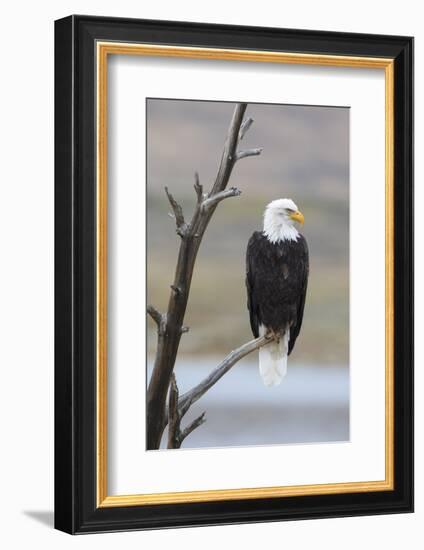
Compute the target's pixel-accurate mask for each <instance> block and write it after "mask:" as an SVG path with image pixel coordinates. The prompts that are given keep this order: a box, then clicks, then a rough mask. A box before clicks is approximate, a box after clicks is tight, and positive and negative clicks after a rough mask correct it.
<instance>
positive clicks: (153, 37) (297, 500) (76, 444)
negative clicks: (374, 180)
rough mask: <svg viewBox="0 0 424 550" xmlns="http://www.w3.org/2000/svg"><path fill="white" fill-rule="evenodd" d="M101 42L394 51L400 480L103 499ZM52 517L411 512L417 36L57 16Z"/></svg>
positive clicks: (110, 523)
mask: <svg viewBox="0 0 424 550" xmlns="http://www.w3.org/2000/svg"><path fill="white" fill-rule="evenodd" d="M98 40H106V41H122V42H147V43H152V44H169V45H180V46H181V45H183V46H184V45H187V46H193V45H195V46H202V47H219V48H229V49H231V48H236V49H254V50H266V51H284V52H302V53H311V54H329V55H335V56H361V57H383V58H390V59H393V60H394V145H395V149H394V204H395V212H394V280H395V287H394V311H395V334H394V426H395V429H394V490H390V491H376V492H361V493H346V494H327V495H310V496H293V497H282V498H261V499H249V500H229V501H219V502H193V503H183V504H164V505H162V504H161V505H147V506H142V507H141V506H122V507H121V506H118V507H106V508H102V507H97V504H96V503H97V499H96V491H97V480H96V368H95V366H96V262H95V257H96V187H95V181H96V177H95V174H96V145H95V131H96V122H95V121H96V104H95V93H94V90H95V86H96V70H95V62H96V59H95V55H96V49H95V44H96V41H98ZM55 75H56V76H55V527H56V528H57V529H60V530H62V531H65V532H68V533H72V534H76V533H93V532H104V531H121V530H130V529H153V528H165V527H181V526H196V525H216V524H232V523H250V522H264V521H278V520H289V519H306V518H325V517H337V516H359V515H368V514H387V513H397V512H411V511H413V39H412V38H410V37H403V36H382V35H369V34H348V33H336V32H321V31H319V32H318V31H310V30H292V29H277V28H259V27H242V26H227V25H209V24H200V23H181V22H179V23H176V22H169V21H149V20H134V19H121V18H109V17H90V16H79V15H73V16H70V17H66V18H64V19H60V20H58V21H56V22H55Z"/></svg>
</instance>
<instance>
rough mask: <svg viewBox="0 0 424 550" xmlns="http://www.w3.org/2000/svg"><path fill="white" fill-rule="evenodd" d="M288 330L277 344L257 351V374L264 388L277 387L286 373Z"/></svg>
mask: <svg viewBox="0 0 424 550" xmlns="http://www.w3.org/2000/svg"><path fill="white" fill-rule="evenodd" d="M289 336H290V331H289V329H287V330H286V332H285V333H284V335H283V336H282V338H280V341H279V342H271V343H270V344H268V345H266V346H263V347H262V348H260V350H259V372H260V375H261V377H262V380H263V383H264V384H265V386H278V384H280V382H281V380H282V379H283V378H284V376H285V375H286V373H287V354H288V350H289Z"/></svg>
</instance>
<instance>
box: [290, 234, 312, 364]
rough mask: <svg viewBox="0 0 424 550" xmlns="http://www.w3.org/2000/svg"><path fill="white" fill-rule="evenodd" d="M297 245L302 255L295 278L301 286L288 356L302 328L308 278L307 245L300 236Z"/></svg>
mask: <svg viewBox="0 0 424 550" xmlns="http://www.w3.org/2000/svg"><path fill="white" fill-rule="evenodd" d="M298 243H299V247H300V246H302V250H301V251H302V254H301V260H300V261H299V263H298V273H297V276H298V277H299V279H300V280H301V281H302V284H301V291H300V295H299V301H298V306H297V315H296V322H295V323H294V324H293V325H292V326H291V328H290V340H289V350H288V354H289V355H290V353H291V351H292V349H293V348H294V344H295V342H296V338H297V337H298V336H299V332H300V329H301V327H302V320H303V310H304V308H305V299H306V291H307V288H308V276H309V252H308V245H307V243H306V240H305V238H304V237H303V236H301V238H300V239H299V240H298Z"/></svg>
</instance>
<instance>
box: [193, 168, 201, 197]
mask: <svg viewBox="0 0 424 550" xmlns="http://www.w3.org/2000/svg"><path fill="white" fill-rule="evenodd" d="M194 190H195V191H196V195H197V202H198V204H200V203H201V202H202V200H203V185H201V184H200V181H199V174H198V173H197V172H196V173H195V174H194Z"/></svg>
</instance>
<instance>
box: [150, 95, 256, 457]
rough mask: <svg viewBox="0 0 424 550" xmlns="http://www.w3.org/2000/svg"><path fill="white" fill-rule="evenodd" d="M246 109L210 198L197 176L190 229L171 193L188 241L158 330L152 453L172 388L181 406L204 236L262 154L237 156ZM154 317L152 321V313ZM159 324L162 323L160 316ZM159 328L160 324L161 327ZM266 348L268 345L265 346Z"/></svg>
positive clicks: (233, 127)
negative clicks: (234, 184) (177, 379)
mask: <svg viewBox="0 0 424 550" xmlns="http://www.w3.org/2000/svg"><path fill="white" fill-rule="evenodd" d="M246 107H247V104H246V103H238V104H237V105H236V107H235V109H234V112H233V116H232V119H231V122H230V126H229V129H228V133H227V137H226V140H225V144H224V149H223V153H222V157H221V162H220V165H219V169H218V173H217V175H216V178H215V182H214V184H213V186H212V190H211V191H210V193H209V194H208V195H207V196H206V197H205V195H204V194H203V188H202V186H201V184H200V182H199V177H198V175H197V174H196V175H195V184H194V188H195V191H196V195H197V204H196V208H195V210H194V214H193V217H192V219H191V221H190V223H189V224H187V223H186V222H185V219H184V215H183V211H182V208H181V206H180V205H179V204H178V203H177V201H176V200H175V199H174V197H173V196H172V195H171V193H170V192H169V191H168V188H165V190H166V194H167V197H168V200H169V202H170V204H171V206H172V209H173V213H174V217H175V221H176V225H177V233H178V234H179V235H180V236H181V237H182V239H181V242H180V248H179V253H178V260H177V266H176V270H175V276H174V281H173V284H172V285H171V293H170V296H169V302H168V308H167V311H166V313H165V314H163V315H162V317H161V320H160V323H159V325H158V326H159V330H158V345H157V349H156V357H155V363H154V366H153V371H152V375H151V377H150V381H149V387H148V390H147V448H148V449H158V448H159V446H160V442H161V438H162V435H163V430H164V428H165V426H166V424H167V421H168V418H167V417H168V412H167V407H166V405H167V395H168V389H169V387H170V384H171V389H170V391H171V392H172V399H173V400H175V387H173V385H172V380H171V378H172V374H173V370H174V365H175V360H176V356H177V352H178V347H179V343H180V339H181V335H182V334H183V333H184V332H186V327H184V316H185V312H186V308H187V302H188V297H189V292H190V286H191V280H192V276H193V270H194V265H195V261H196V257H197V252H198V250H199V247H200V244H201V241H202V238H203V235H204V233H205V231H206V229H207V227H208V224H209V221H210V219H211V218H212V216H213V213H214V212H215V208H216V207H217V206H218V204H219V202H221V201H222V200H223V199H225V198H227V197H235V196H237V195H239V194H240V191H238V190H237V189H235V188H231V189H228V190H227V191H226V187H227V184H228V181H229V179H230V176H231V173H232V170H233V168H234V165H235V163H236V161H237V160H238V159H239V158H243V157H244V156H251V155H254V154H256V155H257V154H259V153H260V150H259V149H258V150H255V149H251V150H249V151H244V152H243V151H242V152H240V153H237V146H238V143H239V140H240V139H241V138H242V137H243V136H244V134H245V133H246V131H247V130H248V128H249V127H250V126H251V124H252V121H250V119H247V120H246V121H244V122H243V117H244V114H245V111H246ZM242 126H243V129H242ZM150 314H151V315H152V313H151V312H150ZM156 318H157V319H159V317H158V316H157V315H156ZM156 322H157V323H158V321H156ZM264 344H265V342H264V343H263V344H262V345H264ZM247 346H248V345H247ZM252 349H256V348H252ZM246 353H249V351H246ZM244 354H245V353H244ZM244 354H242V356H244ZM237 360H238V359H236V361H237ZM231 361H232V359H230V362H231ZM232 364H234V363H232ZM232 364H231V366H232ZM221 367H222V368H223V369H225V365H223V364H221ZM229 368H230V367H229ZM214 372H215V371H214ZM223 372H224V371H223ZM221 376H222V374H220V375H219V373H218V378H217V380H218V379H219V378H220V377H221ZM214 383H215V382H213V383H212V385H213V384H214ZM175 385H176V383H175ZM205 391H207V390H205ZM203 393H204V392H202V393H201V395H203ZM170 398H171V394H170ZM197 399H198V397H196V399H195V400H197ZM172 404H173V407H175V405H174V401H173V402H172ZM169 405H170V404H169ZM173 411H174V412H175V408H174V409H173ZM174 412H173V414H174ZM178 415H179V417H180V419H181V414H180V411H178ZM197 420H198V422H199V423H198V425H200V424H201V421H200V417H199V419H197ZM172 421H173V422H174V423H178V422H177V419H176V416H175V415H174V416H173V420H172ZM194 424H195V423H194ZM194 424H193V426H194V427H193V428H192V429H190V430H189V428H190V426H189V427H187V428H186V430H188V432H187V435H188V433H190V432H191V431H192V430H193V429H195V427H197V426H195V425H194ZM178 429H179V428H178ZM173 430H174V435H172V437H173V438H174V439H173V441H172V442H171V443H172V444H173V445H176V444H177V441H176V439H175V433H176V432H175V429H174V428H173ZM183 433H184V432H183ZM180 436H181V434H180ZM180 436H179V437H180ZM174 448H175V447H174Z"/></svg>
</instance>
